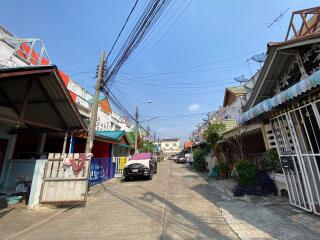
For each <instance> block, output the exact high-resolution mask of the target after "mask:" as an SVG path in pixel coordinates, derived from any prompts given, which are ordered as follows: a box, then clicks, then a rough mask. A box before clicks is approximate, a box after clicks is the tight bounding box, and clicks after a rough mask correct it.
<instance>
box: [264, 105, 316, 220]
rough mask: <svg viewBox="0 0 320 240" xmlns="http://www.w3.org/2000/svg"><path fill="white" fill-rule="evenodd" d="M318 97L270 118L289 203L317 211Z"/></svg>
mask: <svg viewBox="0 0 320 240" xmlns="http://www.w3.org/2000/svg"><path fill="white" fill-rule="evenodd" d="M319 110H320V101H315V102H311V103H308V104H305V105H303V106H300V107H297V108H294V109H292V110H290V111H287V112H286V113H283V114H281V115H279V116H277V117H275V118H273V119H271V120H270V122H271V125H272V128H273V132H274V134H275V138H276V144H277V149H278V153H279V156H280V160H281V164H282V168H283V171H284V173H285V176H286V183H287V189H288V194H289V199H290V203H291V204H292V205H294V206H297V207H299V208H302V209H304V210H306V211H309V212H314V213H316V214H318V215H320V195H319V193H320V173H319V172H320V115H319Z"/></svg>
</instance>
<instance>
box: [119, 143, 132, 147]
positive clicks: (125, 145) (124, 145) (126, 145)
mask: <svg viewBox="0 0 320 240" xmlns="http://www.w3.org/2000/svg"><path fill="white" fill-rule="evenodd" d="M119 147H124V148H131V146H130V145H128V144H119Z"/></svg>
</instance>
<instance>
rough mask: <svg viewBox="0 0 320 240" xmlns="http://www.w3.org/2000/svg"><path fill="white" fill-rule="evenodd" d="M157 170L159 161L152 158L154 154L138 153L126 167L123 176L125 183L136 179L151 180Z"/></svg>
mask: <svg viewBox="0 0 320 240" xmlns="http://www.w3.org/2000/svg"><path fill="white" fill-rule="evenodd" d="M157 170H158V164H157V160H156V159H154V158H153V157H152V153H136V154H134V155H133V156H132V157H131V158H130V159H129V161H128V162H127V163H126V165H125V166H124V169H123V176H124V179H125V181H127V180H129V179H130V178H135V177H146V178H148V179H150V180H151V179H152V178H153V174H155V173H157Z"/></svg>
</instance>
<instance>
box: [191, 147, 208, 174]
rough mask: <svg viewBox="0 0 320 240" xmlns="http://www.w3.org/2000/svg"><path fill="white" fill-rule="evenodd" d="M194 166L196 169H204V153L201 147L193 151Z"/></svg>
mask: <svg viewBox="0 0 320 240" xmlns="http://www.w3.org/2000/svg"><path fill="white" fill-rule="evenodd" d="M193 161H194V168H195V169H196V170H198V171H204V170H205V169H206V160H205V153H204V151H203V150H201V149H196V150H194V151H193Z"/></svg>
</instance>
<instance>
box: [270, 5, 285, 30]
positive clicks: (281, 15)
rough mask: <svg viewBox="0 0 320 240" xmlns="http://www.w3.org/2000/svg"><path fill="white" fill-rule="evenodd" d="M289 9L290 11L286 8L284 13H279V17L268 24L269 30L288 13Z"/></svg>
mask: <svg viewBox="0 0 320 240" xmlns="http://www.w3.org/2000/svg"><path fill="white" fill-rule="evenodd" d="M289 9H290V8H287V10H285V11H284V12H282V13H280V15H279V16H278V17H277V18H276V19H274V20H273V21H272V22H271V23H269V24H268V28H271V27H272V26H273V25H274V24H275V23H276V22H278V21H279V20H280V19H281V18H282V17H283V15H284V14H285V13H286V12H288V10H289Z"/></svg>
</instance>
